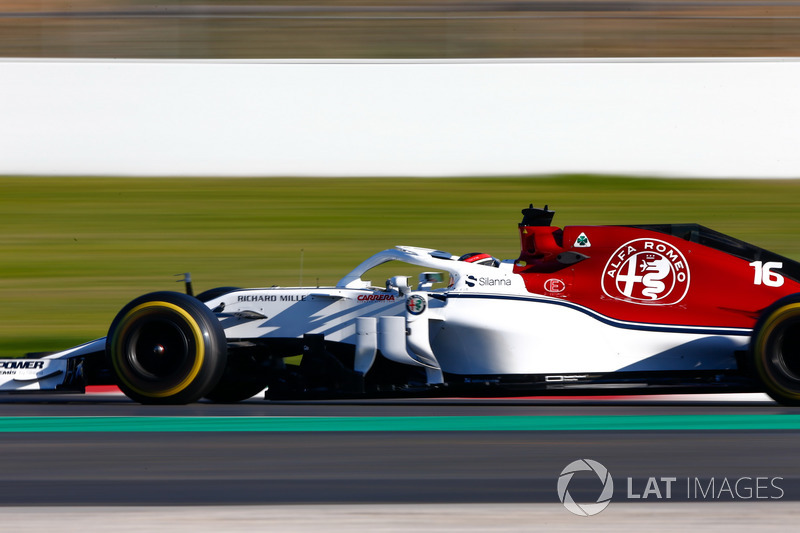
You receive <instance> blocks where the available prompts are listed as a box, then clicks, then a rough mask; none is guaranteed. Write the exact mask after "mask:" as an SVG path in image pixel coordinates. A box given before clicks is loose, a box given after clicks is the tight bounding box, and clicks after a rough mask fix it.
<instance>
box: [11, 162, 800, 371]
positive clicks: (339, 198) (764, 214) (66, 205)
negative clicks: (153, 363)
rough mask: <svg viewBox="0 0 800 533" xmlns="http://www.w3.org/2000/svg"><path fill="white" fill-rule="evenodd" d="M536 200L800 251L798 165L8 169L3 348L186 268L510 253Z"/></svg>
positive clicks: (77, 336) (573, 220)
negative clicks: (642, 171) (672, 175)
mask: <svg viewBox="0 0 800 533" xmlns="http://www.w3.org/2000/svg"><path fill="white" fill-rule="evenodd" d="M530 202H533V203H535V204H536V205H542V204H545V203H547V204H549V205H550V207H551V208H552V209H555V210H556V211H557V214H556V218H555V221H554V223H555V224H557V225H559V226H563V225H578V224H637V223H662V222H675V223H678V222H698V223H700V224H704V225H706V226H710V227H712V228H714V229H717V230H719V231H722V232H725V233H729V234H731V235H733V236H735V237H738V238H740V239H744V240H746V241H749V242H752V243H754V244H757V245H759V246H762V247H764V248H767V249H770V250H773V251H776V252H778V253H781V254H784V255H786V256H789V257H792V258H794V259H800V217H798V216H797V213H798V207H799V206H800V180H783V181H772V180H752V181H750V180H691V179H682V180H670V179H653V178H623V177H612V176H556V177H513V178H512V177H509V178H506V177H495V178H464V179H454V178H449V179H431V178H425V179H406V178H392V179H367V178H358V179H330V178H327V179H316V178H299V179H298V178H265V179H260V178H250V179H222V178H220V179H212V178H202V179H194V178H146V179H145V178H142V179H140V178H16V177H5V178H0V215H2V216H0V295H2V296H0V304H1V305H0V356H4V357H5V356H16V355H21V354H23V353H25V352H28V351H40V350H55V349H61V348H66V347H69V346H72V345H75V344H78V343H80V342H83V341H86V340H91V339H93V338H97V337H102V336H104V335H105V334H106V329H107V327H108V325H109V324H110V322H111V320H112V319H113V317H114V315H115V314H116V312H117V311H118V310H119V309H120V308H121V307H122V306H123V305H124V304H125V303H127V302H128V301H129V300H131V299H133V298H134V297H136V296H138V295H140V294H143V293H146V292H150V291H154V290H178V291H179V290H182V285H180V284H177V283H176V280H178V279H179V278H178V277H173V275H174V274H178V273H182V272H187V271H188V272H191V273H192V277H193V279H194V285H195V290H196V291H198V292H199V291H202V290H205V289H209V288H212V287H216V286H224V285H233V286H240V287H259V286H271V285H284V286H296V285H298V284H300V282H301V279H300V276H301V274H300V261H301V251H302V257H303V273H302V283H303V284H305V285H314V284H317V283H319V284H322V285H331V284H334V283H336V281H338V279H339V278H340V277H341V276H343V275H344V274H345V273H346V272H348V271H349V270H350V269H352V268H353V267H354V266H355V265H356V264H358V263H359V262H360V261H361V260H363V259H365V258H366V257H368V256H369V255H371V254H373V253H374V252H377V251H379V250H382V249H385V248H390V247H392V246H394V245H397V244H408V245H415V246H426V247H430V248H438V249H443V250H447V251H450V252H452V253H456V254H461V253H465V252H470V251H486V252H490V253H492V254H494V255H495V256H497V257H500V258H504V259H509V258H515V257H517V255H518V251H519V250H518V236H517V232H516V225H517V223H518V222H519V220H520V219H521V215H520V210H521V209H522V208H523V207H525V206H527V205H528V203H530ZM397 273H400V274H402V273H403V272H397ZM374 281H375V282H376V284H380V283H381V282H382V280H374ZM722 289H723V288H721V290H722Z"/></svg>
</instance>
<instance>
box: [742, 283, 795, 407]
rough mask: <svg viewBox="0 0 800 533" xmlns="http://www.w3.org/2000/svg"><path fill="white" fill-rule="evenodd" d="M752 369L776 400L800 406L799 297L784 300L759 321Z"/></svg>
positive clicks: (768, 309)
mask: <svg viewBox="0 0 800 533" xmlns="http://www.w3.org/2000/svg"><path fill="white" fill-rule="evenodd" d="M750 362H751V365H752V370H753V372H754V373H755V375H756V376H757V377H758V379H759V380H760V381H761V383H762V384H763V385H764V388H765V390H766V392H767V394H769V395H770V396H771V397H772V398H773V399H774V400H775V401H777V402H779V403H781V404H783V405H800V295H797V294H795V295H792V296H787V297H785V298H781V299H780V300H778V301H777V302H775V303H774V304H773V305H771V306H770V307H768V308H767V309H766V310H765V311H764V313H763V314H762V315H761V318H759V320H758V322H756V326H755V328H754V329H753V338H752V340H751V342H750Z"/></svg>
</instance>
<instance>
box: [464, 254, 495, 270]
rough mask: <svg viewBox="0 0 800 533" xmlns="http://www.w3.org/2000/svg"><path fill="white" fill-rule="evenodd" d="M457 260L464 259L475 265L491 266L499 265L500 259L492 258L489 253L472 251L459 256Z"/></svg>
mask: <svg viewBox="0 0 800 533" xmlns="http://www.w3.org/2000/svg"><path fill="white" fill-rule="evenodd" d="M458 260H459V261H464V262H466V263H474V264H476V265H484V266H491V267H497V266H500V261H499V260H498V259H497V258H494V257H492V256H491V255H489V254H484V253H481V252H472V253H469V254H464V255H462V256H461V257H459V258H458Z"/></svg>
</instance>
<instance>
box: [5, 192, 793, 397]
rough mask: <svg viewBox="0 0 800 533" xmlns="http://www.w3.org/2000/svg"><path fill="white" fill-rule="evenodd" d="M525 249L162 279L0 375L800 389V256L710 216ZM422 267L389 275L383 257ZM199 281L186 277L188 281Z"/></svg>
mask: <svg viewBox="0 0 800 533" xmlns="http://www.w3.org/2000/svg"><path fill="white" fill-rule="evenodd" d="M522 213H523V219H522V222H520V224H519V233H520V242H521V252H520V255H519V257H518V258H516V259H510V260H505V261H500V260H498V259H495V258H494V257H492V256H490V255H488V254H483V253H471V254H466V255H461V256H458V255H451V254H450V253H447V252H442V251H438V250H431V249H426V248H416V247H411V246H398V247H396V248H393V249H389V250H384V251H382V252H379V253H377V254H376V255H374V256H372V257H370V258H369V259H367V260H366V261H364V262H363V263H361V264H360V265H358V266H357V267H356V268H355V269H354V270H353V271H351V272H350V273H349V274H347V275H346V276H344V277H343V278H342V279H341V280H340V281H339V283H337V284H336V286H333V287H295V288H287V287H270V288H259V289H239V288H231V287H225V288H219V289H213V290H210V291H206V292H204V293H202V294H199V295H198V296H196V297H194V296H191V295H190V294H191V290H189V291H187V292H189V293H190V294H182V293H176V292H156V293H151V294H147V295H144V296H141V297H140V298H137V299H135V300H134V301H132V302H130V303H129V304H128V305H126V306H125V307H124V308H123V309H122V310H121V311H120V312H119V314H118V315H117V317H116V318H115V319H114V320H113V322H112V323H111V327H110V329H109V332H108V336H107V337H106V338H103V339H98V340H96V341H92V342H89V343H87V344H84V345H82V346H78V347H75V348H72V349H69V350H66V351H63V352H58V353H54V354H30V355H29V356H27V357H26V358H22V359H6V360H0V366H1V367H2V374H0V390H6V391H9V390H13V391H22V390H33V391H39V390H56V391H67V390H78V391H80V390H83V387H84V386H85V385H86V384H107V383H117V384H118V385H119V387H120V388H121V389H122V391H123V392H124V393H125V394H127V395H128V396H129V397H130V398H132V399H134V400H137V401H140V402H144V403H187V402H192V401H195V400H198V399H200V398H203V397H205V398H208V399H211V400H214V401H225V402H228V401H238V400H242V399H245V398H248V397H250V396H253V395H254V394H257V393H258V392H259V391H261V390H264V389H265V388H266V389H267V397H269V398H330V397H358V396H382V395H412V396H413V395H432V394H447V395H477V394H480V395H498V396H499V395H518V394H519V395H521V394H531V393H534V394H548V393H563V392H565V391H568V392H569V393H570V394H575V393H584V392H585V393H588V392H593V393H597V392H598V391H602V392H606V393H607V392H609V391H613V392H614V393H619V392H627V393H631V392H654V391H658V392H662V393H663V392H682V393H686V392H713V391H765V392H767V393H769V395H770V396H772V397H773V398H774V399H775V400H777V401H779V402H781V403H784V404H800V263H798V262H796V261H793V260H791V259H787V258H785V257H781V256H779V255H777V254H774V253H772V252H768V251H766V250H763V249H761V248H758V247H757V246H753V245H751V244H748V243H745V242H742V241H740V240H737V239H735V238H733V237H729V236H727V235H724V234H721V233H718V232H716V231H713V230H711V229H708V228H705V227H703V226H700V225H697V224H663V225H635V226H567V227H565V228H563V229H562V228H559V227H555V226H552V225H551V221H552V218H553V214H554V213H553V212H552V211H550V210H548V209H547V207H545V208H544V209H537V208H534V207H533V206H531V207H530V208H527V209H524V210H523V211H522ZM392 261H394V262H398V263H404V264H401V265H398V266H399V267H400V268H399V270H401V271H402V270H403V269H406V270H407V269H408V268H409V265H413V266H414V267H416V268H418V269H421V270H424V271H423V272H422V273H421V274H419V281H418V283H417V284H416V286H413V287H412V286H411V285H410V284H409V277H408V276H401V275H398V276H394V277H391V278H390V279H388V280H387V281H386V283H385V285H381V286H373V284H372V283H371V282H370V281H367V280H365V279H364V278H365V275H366V273H367V272H368V271H370V270H371V269H372V268H374V267H377V266H379V265H382V264H384V263H387V262H392ZM187 287H189V284H187Z"/></svg>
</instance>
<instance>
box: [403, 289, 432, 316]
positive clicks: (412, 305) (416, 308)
mask: <svg viewBox="0 0 800 533" xmlns="http://www.w3.org/2000/svg"><path fill="white" fill-rule="evenodd" d="M426 307H428V305H427V304H426V303H425V298H423V297H422V296H419V295H418V294H414V295H412V296H409V298H408V300H406V309H408V312H409V313H411V314H412V315H421V314H422V313H423V312H424V311H425V308H426Z"/></svg>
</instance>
